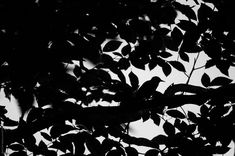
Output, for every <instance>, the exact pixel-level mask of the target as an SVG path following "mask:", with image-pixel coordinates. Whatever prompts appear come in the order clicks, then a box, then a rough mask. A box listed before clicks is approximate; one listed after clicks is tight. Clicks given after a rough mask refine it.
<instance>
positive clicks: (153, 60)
mask: <svg viewBox="0 0 235 156" xmlns="http://www.w3.org/2000/svg"><path fill="white" fill-rule="evenodd" d="M157 65H158V61H157V60H155V59H152V60H151V61H150V62H149V64H148V67H149V69H150V70H153V69H154V68H155V67H157Z"/></svg>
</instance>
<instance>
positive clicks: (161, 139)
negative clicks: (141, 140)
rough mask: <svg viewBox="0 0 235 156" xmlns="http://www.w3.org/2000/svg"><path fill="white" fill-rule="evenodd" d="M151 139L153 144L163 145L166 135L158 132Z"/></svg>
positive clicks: (165, 142) (166, 140)
mask: <svg viewBox="0 0 235 156" xmlns="http://www.w3.org/2000/svg"><path fill="white" fill-rule="evenodd" d="M151 141H152V142H153V144H157V145H164V144H167V142H168V136H165V135H162V134H160V135H158V136H155V137H154V138H153V139H152V140H151Z"/></svg>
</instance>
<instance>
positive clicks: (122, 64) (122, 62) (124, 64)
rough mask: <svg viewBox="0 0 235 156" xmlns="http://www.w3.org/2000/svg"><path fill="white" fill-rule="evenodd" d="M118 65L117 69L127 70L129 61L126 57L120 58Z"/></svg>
mask: <svg viewBox="0 0 235 156" xmlns="http://www.w3.org/2000/svg"><path fill="white" fill-rule="evenodd" d="M117 65H118V67H119V69H124V70H127V69H128V68H129V67H130V62H129V60H128V59H126V58H121V59H120V60H119V61H118V64H117Z"/></svg>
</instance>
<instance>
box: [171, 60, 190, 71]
mask: <svg viewBox="0 0 235 156" xmlns="http://www.w3.org/2000/svg"><path fill="white" fill-rule="evenodd" d="M169 63H170V64H171V65H172V66H173V67H174V68H175V69H177V70H179V71H181V72H186V70H185V68H184V65H183V64H182V63H180V62H178V61H169Z"/></svg>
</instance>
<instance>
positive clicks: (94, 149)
mask: <svg viewBox="0 0 235 156" xmlns="http://www.w3.org/2000/svg"><path fill="white" fill-rule="evenodd" d="M86 146H87V148H88V150H89V151H90V152H91V153H93V154H95V155H99V154H100V153H101V144H100V142H99V141H98V140H97V139H95V138H92V137H89V138H88V139H87V141H86Z"/></svg>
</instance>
